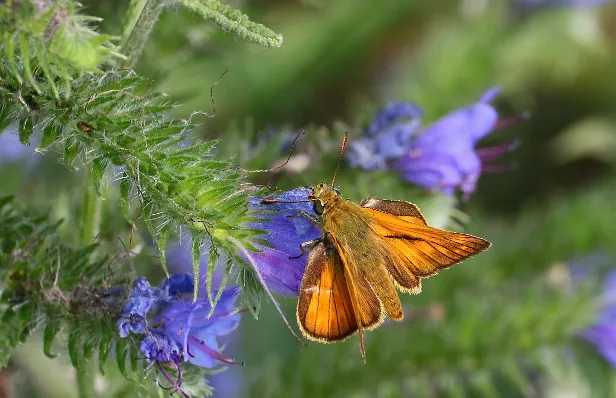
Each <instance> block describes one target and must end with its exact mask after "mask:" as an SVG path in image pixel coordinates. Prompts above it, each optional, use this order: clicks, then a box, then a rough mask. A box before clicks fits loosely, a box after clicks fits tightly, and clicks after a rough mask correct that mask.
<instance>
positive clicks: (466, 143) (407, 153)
mask: <svg viewBox="0 0 616 398" xmlns="http://www.w3.org/2000/svg"><path fill="white" fill-rule="evenodd" d="M499 91H500V90H499V89H498V88H492V89H490V90H488V91H487V92H486V93H484V94H483V96H482V98H481V99H480V100H479V101H478V102H477V103H476V104H474V105H472V106H469V107H467V108H464V109H461V110H458V111H455V112H452V113H450V114H449V115H447V116H445V117H443V118H442V119H440V120H438V121H437V122H435V123H434V124H432V125H431V126H428V127H427V128H425V129H424V131H423V132H421V134H419V135H418V134H416V132H417V131H418V129H419V127H420V121H419V118H420V117H421V111H420V110H419V109H418V108H417V106H415V105H412V104H404V103H395V102H394V103H390V104H388V105H387V106H386V107H385V108H384V109H383V110H382V111H380V112H378V113H377V114H376V115H375V117H374V120H373V121H372V124H371V125H370V127H369V128H368V129H367V130H366V134H365V135H366V137H365V138H363V139H360V140H357V141H356V142H355V143H350V144H349V147H350V151H349V153H348V155H347V159H348V160H349V163H350V164H351V166H354V167H362V168H364V169H366V170H372V169H376V168H389V169H392V170H396V171H398V172H400V173H401V174H402V177H403V178H404V179H405V180H407V181H409V182H412V183H414V184H416V185H419V186H421V187H424V188H427V189H436V190H441V191H443V192H445V193H447V194H453V193H454V192H455V190H456V189H457V188H459V189H460V190H461V191H462V192H463V193H464V195H465V196H466V197H468V196H469V195H470V194H471V193H472V192H473V191H474V190H475V186H476V184H477V180H478V179H479V176H480V175H481V172H482V171H502V170H504V169H507V168H506V167H505V168H504V167H502V166H493V165H488V164H487V163H488V162H491V161H493V160H496V159H498V158H499V157H500V156H502V155H503V154H505V153H507V152H510V151H512V150H514V149H515V148H516V144H508V145H501V146H496V147H490V148H482V149H475V146H476V145H477V143H478V142H479V141H480V140H481V139H482V138H484V137H485V136H486V135H488V134H489V133H490V132H492V131H493V130H494V129H495V128H498V127H499V117H498V113H497V112H496V110H495V109H494V107H492V105H490V104H489V103H490V101H492V100H493V99H494V97H495V96H496V95H498V93H499ZM400 117H403V118H406V119H409V120H408V121H400V120H399V119H400ZM508 123H509V121H505V123H504V124H508ZM500 124H503V123H500Z"/></svg>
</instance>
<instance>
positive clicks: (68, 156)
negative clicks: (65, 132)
mask: <svg viewBox="0 0 616 398" xmlns="http://www.w3.org/2000/svg"><path fill="white" fill-rule="evenodd" d="M77 155H79V143H78V141H77V139H76V138H75V137H68V138H67V140H66V143H65V144H64V163H66V164H67V165H68V166H71V165H72V164H73V161H74V160H75V158H76V157H77Z"/></svg>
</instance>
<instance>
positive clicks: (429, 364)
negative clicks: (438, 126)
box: [0, 0, 616, 398]
mask: <svg viewBox="0 0 616 398" xmlns="http://www.w3.org/2000/svg"><path fill="white" fill-rule="evenodd" d="M125 3H126V2H125V1H102V2H101V1H93V0H84V1H83V4H84V8H85V12H87V13H88V14H90V15H96V16H100V17H103V18H104V21H103V24H102V26H101V29H102V30H104V31H105V32H107V33H111V34H119V33H120V23H121V16H122V15H123V12H124V10H125V8H126V4H125ZM227 3H228V4H230V5H233V6H236V7H239V8H240V9H242V11H244V12H246V13H247V14H248V15H250V16H251V18H252V19H253V20H255V21H257V22H260V23H263V24H265V25H266V26H268V27H270V28H271V29H273V30H274V31H276V32H279V33H282V34H283V35H284V45H283V47H282V48H280V49H267V50H266V49H263V48H261V47H258V46H255V45H250V44H246V43H243V42H241V41H239V40H236V39H234V38H233V37H232V36H230V35H226V34H225V33H223V32H219V31H218V29H216V28H215V27H213V26H209V25H207V24H204V23H203V21H202V20H201V19H200V18H199V17H198V16H196V15H194V14H192V13H190V12H187V11H185V10H182V9H180V8H170V9H167V10H166V11H165V12H164V13H163V15H162V16H161V18H160V21H159V22H158V24H157V25H156V27H155V30H154V32H153V34H152V36H151V37H150V41H149V42H148V43H147V45H146V47H145V49H144V54H143V57H142V59H141V60H140V62H139V65H138V67H137V70H138V72H139V73H141V74H142V75H144V76H146V77H149V78H151V80H152V88H153V89H155V90H161V91H164V92H166V93H167V94H168V95H169V99H170V100H171V101H174V102H177V103H178V104H181V105H180V106H179V107H178V108H177V110H176V112H177V115H178V116H181V117H188V116H189V115H190V114H191V112H193V111H195V110H203V111H206V112H211V111H212V103H211V98H210V87H211V86H212V84H213V83H214V82H216V81H217V80H218V79H219V76H220V75H221V74H222V73H223V72H224V71H225V68H228V69H229V70H230V72H229V73H228V74H226V75H225V76H224V77H223V78H222V80H221V81H220V82H219V83H218V84H217V85H216V87H215V88H214V101H215V107H216V115H215V117H212V118H207V117H201V116H197V119H199V121H200V122H201V123H202V124H201V126H200V128H199V130H198V131H197V133H199V134H200V135H201V136H203V137H219V138H221V140H222V142H221V148H220V151H221V154H225V155H229V156H235V157H236V159H237V161H238V163H239V164H241V165H242V166H244V167H259V168H260V167H269V166H271V165H272V164H273V163H275V162H276V161H278V160H279V157H276V158H272V157H271V154H268V153H267V152H266V151H262V152H261V153H257V154H251V152H250V146H251V143H254V142H255V140H256V137H258V135H259V134H260V133H262V132H263V131H265V130H266V129H277V130H285V129H286V130H289V131H297V130H299V129H306V131H307V132H308V134H307V135H306V138H301V140H304V141H303V142H302V141H300V144H299V148H300V150H304V151H306V153H312V154H314V152H310V148H311V147H310V143H311V142H313V141H315V140H318V139H315V137H321V136H320V135H319V134H323V136H324V137H327V140H326V142H327V143H328V145H329V146H327V145H324V144H322V143H321V144H322V145H321V147H325V148H326V149H327V150H328V154H327V156H320V155H314V156H311V157H310V159H311V163H310V164H309V166H308V167H307V168H306V169H305V170H303V171H302V172H301V173H299V174H284V175H279V176H278V177H277V180H276V183H277V186H278V187H279V188H282V189H284V188H291V187H296V186H300V185H306V184H313V183H316V182H319V181H321V180H325V181H327V180H328V179H329V178H331V175H332V173H333V170H334V168H335V165H336V156H337V154H336V152H337V148H338V147H337V146H338V145H339V142H340V139H341V137H342V131H345V130H349V131H351V137H350V139H353V136H354V135H355V136H359V134H360V133H361V131H362V129H363V128H364V127H366V126H367V124H368V123H369V120H370V118H371V116H372V114H373V113H374V111H376V110H377V109H378V108H379V107H381V106H382V105H383V104H385V103H386V102H387V101H388V100H391V99H395V100H403V101H410V102H413V103H416V104H418V105H419V106H421V107H422V108H423V109H424V112H425V118H424V121H425V123H426V124H428V123H429V122H431V121H433V120H436V119H437V118H439V117H440V116H442V115H444V114H446V113H447V112H450V111H452V110H455V109H457V108H459V107H462V106H466V105H470V104H471V103H473V102H474V101H476V100H477V99H478V98H479V96H480V95H481V93H482V92H483V91H485V90H486V89H487V88H489V87H491V86H494V85H498V86H501V87H502V89H503V92H502V94H501V95H500V96H499V97H498V99H497V101H496V103H495V105H496V107H497V109H499V111H500V113H501V114H502V115H505V116H516V115H522V114H525V113H527V112H528V113H529V114H530V117H529V118H528V119H526V120H523V121H521V122H519V123H517V124H516V125H514V126H512V127H509V128H507V129H505V130H503V131H502V132H498V133H495V134H493V135H492V136H490V137H489V138H488V139H487V140H486V145H487V144H490V143H493V144H498V143H507V142H511V141H513V140H515V139H518V140H519V141H520V142H521V146H520V147H519V148H518V149H517V151H516V152H514V153H513V154H511V155H508V157H507V158H506V160H505V163H506V162H515V163H516V165H517V168H516V169H514V170H512V171H509V172H505V173H498V174H486V175H483V176H482V178H481V180H480V183H479V186H478V189H477V192H476V193H475V194H474V195H473V197H472V198H471V200H470V201H469V202H468V203H465V204H462V210H463V211H464V214H465V215H461V214H457V213H459V212H456V211H451V209H450V206H447V205H444V206H442V207H439V206H434V207H435V208H434V209H429V210H428V211H426V212H427V213H428V214H426V216H427V219H428V221H429V222H431V220H434V219H438V218H439V216H442V212H443V211H444V212H446V213H445V214H446V215H453V216H455V217H456V219H457V220H458V223H456V224H451V223H446V222H442V223H441V224H442V225H441V226H444V225H447V226H450V227H452V228H458V229H462V228H464V230H465V231H468V232H470V233H474V234H479V235H481V236H483V237H486V238H488V239H489V240H491V241H492V242H493V247H492V248H491V249H490V251H489V252H487V253H486V254H484V255H481V256H479V257H477V258H474V259H472V260H469V261H467V262H465V263H464V264H462V265H458V266H455V267H453V268H452V269H450V270H447V271H445V272H442V273H441V274H440V275H438V276H437V277H434V278H432V279H430V280H427V281H426V282H425V283H424V291H423V293H422V294H421V295H419V296H403V297H401V298H402V299H403V305H404V306H405V312H406V319H405V321H404V322H403V323H400V324H394V323H393V322H386V323H385V325H383V326H382V327H380V328H379V329H378V330H376V331H373V332H370V333H368V334H367V337H366V345H367V360H368V363H367V365H363V364H362V362H361V358H360V355H359V350H358V347H357V346H358V342H357V338H356V337H354V338H351V339H349V340H348V341H346V342H344V343H341V344H336V345H319V344H317V343H309V344H308V346H307V347H305V348H303V349H300V348H301V347H300V345H299V343H297V341H296V340H295V339H294V338H293V336H292V335H291V334H290V333H289V332H288V330H287V329H286V327H285V326H284V324H283V323H282V321H281V319H280V317H279V315H278V314H277V313H276V312H275V311H274V309H273V306H272V305H270V304H269V303H268V302H266V301H265V300H263V302H262V311H261V313H260V315H259V319H258V320H254V319H251V318H250V317H249V316H244V318H243V322H242V324H241V326H240V330H239V332H238V333H236V335H235V336H236V337H237V338H238V339H239V340H235V341H234V340H232V341H231V342H230V347H229V349H230V350H232V352H233V353H234V356H235V357H236V358H237V359H238V360H242V361H245V362H246V366H244V367H241V368H239V367H236V368H232V369H230V370H228V371H226V372H223V373H221V374H220V375H217V376H215V377H213V380H214V382H215V385H216V387H217V391H218V392H217V393H216V394H215V396H219V397H222V398H224V397H330V396H331V397H334V396H335V397H408V396H414V397H423V396H437V397H438V396H471V397H472V396H505V397H520V396H524V397H565V396H567V397H603V396H605V397H610V396H616V388H615V387H614V386H616V377H614V375H613V372H612V370H611V368H610V367H609V365H607V364H606V363H604V362H603V361H602V360H601V359H600V358H599V357H598V356H596V355H595V354H594V350H593V349H592V348H591V347H587V346H585V345H584V344H582V343H576V341H575V337H574V334H575V332H576V331H577V330H578V329H579V328H583V327H584V326H585V325H587V324H588V323H589V322H591V321H592V317H593V313H592V311H590V310H589V309H588V306H587V305H586V303H585V304H584V305H582V304H579V305H578V304H577V303H578V302H577V301H576V295H577V294H580V295H582V294H583V293H581V289H580V292H578V291H577V290H576V288H575V283H573V282H572V278H573V277H572V276H571V272H570V269H569V268H568V267H567V266H566V264H567V261H569V260H570V259H571V258H574V257H579V256H582V257H583V256H585V255H589V254H593V253H597V252H600V253H605V254H606V256H607V258H608V260H606V261H604V263H605V266H606V267H607V268H609V267H610V266H611V267H613V266H614V265H616V262H614V261H612V260H613V258H614V257H613V254H614V253H616V223H615V222H614V216H615V215H616V214H615V213H616V206H615V205H614V197H615V194H616V178H615V177H616V175H615V169H614V162H615V160H616V77H615V75H614V71H615V70H616V28H615V27H616V5H606V6H602V7H583V6H579V7H573V6H571V7H565V6H560V5H558V4H544V5H543V6H537V7H529V6H525V5H524V4H523V2H521V1H515V0H509V1H505V0H495V1H487V0H457V1H453V0H439V1H419V0H415V1H401V0H381V1H379V2H375V1H367V0H330V1H325V0H305V1H299V0H297V1H277V0H252V1H241V0H235V1H232V0H229V1H228V2H227ZM535 3H538V2H535ZM544 3H548V2H544ZM554 3H556V2H554ZM580 3H583V2H581V1H580ZM15 141H17V138H16V137H15ZM330 144H331V145H330ZM285 156H286V155H284V154H283V155H281V156H280V158H284V157H285ZM31 157H35V158H36V159H37V162H31V161H25V160H21V161H15V162H10V163H2V164H0V181H2V184H0V193H2V194H4V193H16V195H17V196H18V197H19V198H21V199H23V200H24V201H26V202H29V203H32V204H34V205H38V206H48V207H50V208H51V211H52V212H54V214H55V215H56V216H58V217H62V216H63V215H65V213H66V212H68V211H69V210H68V208H69V207H70V206H69V205H67V203H71V197H73V196H74V195H79V192H80V190H79V188H78V187H79V186H80V184H83V182H82V181H81V178H80V176H79V175H78V174H76V173H74V172H71V171H69V170H66V168H64V167H63V166H60V165H57V164H56V162H55V160H54V154H53V153H47V154H46V155H45V156H44V157H43V156H41V155H39V154H34V155H32V156H31ZM268 179H269V176H267V175H266V176H255V181H258V182H267V181H268ZM337 183H338V184H339V185H340V188H341V190H342V191H343V194H344V195H345V196H349V197H352V198H353V199H360V198H361V197H364V196H368V195H376V196H380V197H384V198H390V199H406V200H410V201H419V202H420V203H421V200H422V198H423V200H431V199H426V198H425V197H423V196H421V195H422V194H421V193H420V191H419V190H418V189H416V188H414V187H412V186H410V185H409V184H408V183H406V182H404V181H402V180H398V179H397V178H396V177H395V176H394V175H389V174H386V173H385V174H383V173H380V174H371V173H366V172H360V171H357V170H350V169H348V168H347V167H345V165H343V166H342V170H341V172H340V177H339V179H338V181H337ZM109 190H110V191H112V189H111V188H110V189H109ZM109 195H110V196H109V199H108V200H107V201H106V203H107V204H106V206H108V207H109V209H108V212H107V213H105V214H107V216H105V217H106V220H107V221H106V223H107V224H106V225H107V226H108V228H107V229H108V230H109V231H114V228H115V227H114V226H118V225H122V219H121V215H119V214H114V213H113V209H114V207H115V206H116V203H117V200H116V199H115V198H114V197H113V194H112V193H109ZM417 195H419V199H415V198H416V197H417ZM49 198H54V199H53V202H54V203H50V199H49ZM444 202H446V203H449V201H447V200H444ZM118 217H119V218H118ZM441 218H442V217H441ZM432 223H434V222H432ZM121 228H122V227H120V229H121ZM592 262H593V261H586V262H585V261H582V267H587V268H589V269H594V268H593V267H594V266H595V264H592ZM151 272H152V273H153V274H156V275H159V276H160V275H161V271H160V270H153V271H151ZM597 273H598V274H600V271H597ZM597 286H599V285H597ZM278 299H279V300H280V302H281V305H282V306H283V308H284V310H285V313H286V315H287V318H288V319H289V320H290V321H291V323H292V324H293V325H294V324H295V313H294V311H295V304H296V298H294V297H282V296H278ZM576 305H578V306H576ZM562 336H569V337H570V338H569V339H568V340H563V337H562ZM33 341H34V340H33ZM32 344H34V343H32ZM37 344H40V341H39V342H38V343H37ZM569 345H572V346H575V347H576V348H575V350H574V351H575V352H574V353H571V352H569V351H567V350H568V348H567V347H569ZM23 350H29V351H28V352H29V353H28V354H27V355H24V356H23V357H22V359H20V360H19V361H18V363H19V364H20V366H23V369H26V373H20V374H19V375H20V376H19V377H17V378H16V380H17V385H18V387H19V388H20V389H21V390H18V391H21V392H20V393H19V395H18V396H20V397H35V396H40V397H52V396H53V397H66V396H74V394H75V393H74V391H73V390H72V389H71V388H70V387H66V386H65V384H66V383H65V382H60V383H58V382H56V383H53V382H52V381H49V383H41V384H42V385H41V386H36V385H29V383H28V382H27V380H30V379H32V378H34V379H37V380H42V376H44V375H46V374H47V372H48V371H50V370H49V369H48V368H47V367H42V366H41V365H40V361H42V359H40V358H39V357H42V352H40V351H41V350H35V349H33V348H32V347H31V346H26V347H25V348H23ZM64 359H65V360H66V358H64ZM56 363H57V361H56ZM62 369H64V368H61V367H60V368H58V369H53V371H54V372H58V373H59V374H62V377H67V378H68V379H70V373H69V376H65V375H64V373H63V372H64V371H63V370H62ZM28 375H30V376H28ZM60 380H64V379H60ZM114 380H115V379H114V378H113V376H112V377H111V378H107V379H106V380H105V381H102V380H101V386H99V391H100V396H111V395H109V394H111V393H109V391H110V387H109V386H110V385H113V384H114ZM118 383H119V381H118ZM55 384H58V385H59V386H58V387H57V388H56V387H53V386H54V385H55ZM26 385H28V388H27V389H25V387H24V386H26ZM0 396H1V393H0Z"/></svg>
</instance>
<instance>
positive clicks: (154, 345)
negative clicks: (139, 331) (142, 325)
mask: <svg viewBox="0 0 616 398" xmlns="http://www.w3.org/2000/svg"><path fill="white" fill-rule="evenodd" d="M172 336H173V335H172V334H169V333H168V332H167V331H165V330H158V329H148V332H147V333H146V336H145V337H144V339H143V340H141V347H140V349H141V352H143V354H144V355H145V358H146V359H147V360H148V361H153V362H172V363H179V362H180V358H181V356H182V348H181V346H180V345H179V344H178V342H177V341H176V340H175V339H174V338H173V337H172Z"/></svg>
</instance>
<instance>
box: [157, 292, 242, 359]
mask: <svg viewBox="0 0 616 398" xmlns="http://www.w3.org/2000/svg"><path fill="white" fill-rule="evenodd" d="M239 292H240V290H239V288H237V287H235V288H230V289H227V290H225V291H224V292H223V293H222V294H221V296H220V299H219V301H218V303H217V304H216V307H215V309H214V312H213V313H212V315H211V316H209V313H210V311H211V306H210V304H209V301H206V300H198V301H195V302H192V301H177V302H175V303H173V304H171V305H169V306H168V307H167V308H166V309H165V310H164V311H163V312H161V313H160V314H159V315H158V316H156V317H155V318H154V319H153V322H154V323H159V322H162V327H161V329H162V330H164V332H165V333H166V334H167V335H170V336H174V340H175V341H176V342H177V344H178V345H179V346H180V347H181V352H183V353H184V360H185V361H188V362H190V363H192V364H195V365H197V366H201V367H204V368H213V367H215V366H216V363H217V362H223V363H228V364H236V363H237V362H234V361H232V360H230V359H229V358H226V357H224V356H223V355H222V354H221V353H220V352H219V346H218V341H217V337H218V336H225V335H228V334H230V333H231V332H233V331H234V330H235V329H237V327H238V325H239V323H240V314H239V312H237V311H236V305H235V301H236V299H237V296H238V294H239ZM213 293H214V294H216V293H217V292H213Z"/></svg>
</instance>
